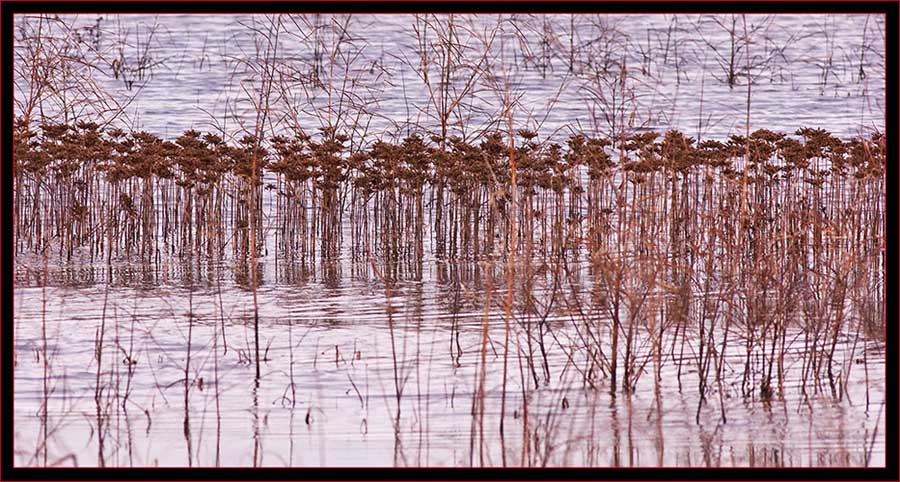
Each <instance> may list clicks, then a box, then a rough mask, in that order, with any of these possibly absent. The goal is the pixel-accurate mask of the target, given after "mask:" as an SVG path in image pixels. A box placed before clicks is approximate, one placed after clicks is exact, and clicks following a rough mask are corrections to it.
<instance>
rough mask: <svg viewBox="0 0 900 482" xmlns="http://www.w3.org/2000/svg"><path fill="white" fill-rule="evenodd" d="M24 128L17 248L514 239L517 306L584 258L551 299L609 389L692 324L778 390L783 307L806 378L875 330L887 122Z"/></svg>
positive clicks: (150, 252) (395, 271) (231, 255)
mask: <svg viewBox="0 0 900 482" xmlns="http://www.w3.org/2000/svg"><path fill="white" fill-rule="evenodd" d="M16 133H17V135H16V145H15V150H16V151H15V161H16V162H15V180H14V187H15V192H14V197H15V210H16V216H15V220H16V223H17V226H16V232H17V239H16V250H17V252H18V253H20V254H25V253H43V250H45V249H46V250H47V252H48V253H52V254H48V256H52V257H57V258H59V260H60V261H61V262H63V263H69V262H74V261H76V260H82V261H84V260H89V261H90V262H92V263H106V264H109V265H111V264H112V263H114V262H120V261H128V262H131V263H141V264H145V265H148V266H153V265H155V264H158V263H161V262H163V261H164V260H170V259H173V258H177V259H195V258H197V259H206V260H208V261H214V262H226V261H231V262H234V263H236V264H239V265H244V266H246V263H247V262H248V261H249V260H250V259H251V254H253V255H254V256H257V257H263V256H265V253H267V252H268V250H269V248H271V249H272V250H273V251H274V253H275V260H276V263H284V264H287V265H297V264H300V265H303V266H309V267H313V268H314V267H315V266H316V265H317V264H318V263H322V264H323V266H324V265H328V264H329V263H331V264H333V263H334V261H335V260H337V259H339V258H340V257H342V256H349V257H350V258H351V259H352V260H354V261H357V262H363V263H368V262H369V260H370V259H372V260H377V262H378V263H379V269H380V270H381V272H382V273H383V276H384V277H385V278H388V279H398V278H399V277H412V278H415V277H416V276H421V263H422V262H423V258H425V257H427V256H434V257H435V258H437V259H438V260H444V261H467V260H468V261H475V260H482V261H483V260H488V261H490V262H494V261H495V260H498V259H505V257H507V256H509V255H510V254H516V255H517V256H519V259H520V260H521V262H522V263H524V265H525V266H524V273H522V274H521V276H517V279H516V280H515V281H514V283H516V284H518V286H511V287H510V292H511V293H512V292H515V293H516V300H515V301H516V304H517V307H516V309H517V310H518V311H520V312H522V313H525V315H526V317H527V316H533V315H539V314H540V313H539V312H540V309H539V303H538V302H536V301H535V300H534V299H532V297H531V296H530V295H529V293H531V292H532V290H533V289H534V286H533V280H534V279H535V276H536V275H537V274H539V273H540V272H543V273H544V274H547V273H549V278H550V279H551V281H549V282H548V283H550V285H549V286H555V287H573V288H574V284H575V283H581V281H577V282H576V281H573V280H572V279H571V277H572V271H573V270H572V269H569V266H570V265H572V264H573V263H577V262H579V260H583V261H584V262H585V263H588V264H589V266H590V276H591V277H592V279H593V284H592V286H591V288H590V290H591V295H590V297H589V299H588V300H574V299H573V300H568V299H567V300H566V301H565V303H568V304H571V305H572V306H575V304H577V307H578V310H577V311H578V312H579V313H580V314H581V316H580V317H581V323H583V330H584V333H585V336H586V337H585V347H584V348H585V350H587V353H589V354H590V356H589V357H588V360H589V361H588V362H587V364H586V366H585V367H584V373H585V377H586V379H585V382H586V383H593V382H592V381H591V380H589V378H591V377H595V376H608V377H609V378H610V379H611V381H612V383H611V386H612V389H613V390H617V389H621V390H625V391H630V390H632V389H633V388H634V386H635V385H636V383H637V380H638V379H639V378H640V377H641V376H643V375H644V374H645V373H648V372H653V373H655V376H659V372H660V366H661V365H662V363H664V362H665V360H666V359H668V360H672V361H675V362H676V363H680V360H682V359H685V358H686V357H684V347H685V339H686V338H691V340H693V341H694V342H695V343H693V344H690V345H689V346H694V345H696V347H695V348H693V349H696V350H697V353H696V356H695V357H691V358H692V359H693V360H695V363H696V364H697V366H696V367H693V368H695V369H696V370H692V371H695V372H696V373H697V374H698V375H697V376H698V379H699V390H700V392H701V393H703V394H705V393H707V391H709V390H710V389H711V388H712V387H711V386H710V384H713V383H719V382H721V377H722V371H723V369H724V365H723V363H724V359H725V356H726V353H727V352H728V350H729V348H730V347H732V346H734V344H740V345H741V350H739V351H740V352H741V353H742V354H743V356H744V357H745V358H744V360H743V367H742V370H741V373H742V376H741V382H742V383H741V386H742V390H743V392H744V394H745V395H746V396H758V397H761V398H763V399H769V398H771V397H772V396H773V395H774V394H776V393H779V392H780V391H782V390H783V373H784V366H783V360H784V356H785V352H786V351H787V350H789V349H790V347H791V346H792V344H793V343H794V342H795V341H796V340H794V339H790V336H789V332H791V330H789V328H795V327H799V328H801V329H802V331H801V333H802V335H800V336H802V340H801V341H800V342H802V344H803V346H804V350H803V352H804V355H803V357H804V358H803V373H804V377H803V380H804V383H803V385H802V386H801V390H802V391H803V393H804V394H805V393H806V392H807V391H818V390H819V389H820V388H822V387H825V389H827V390H829V391H831V392H832V393H833V394H834V395H835V396H838V397H839V396H841V393H842V389H843V387H845V386H846V382H847V377H849V374H850V372H851V366H847V365H845V366H842V365H841V363H839V362H838V361H837V360H835V359H834V353H835V347H836V346H837V344H838V343H839V341H841V340H842V339H843V338H842V337H846V336H848V333H849V334H851V335H852V336H855V337H856V339H857V340H859V338H860V337H863V339H865V338H866V337H880V336H881V332H882V330H883V319H884V317H883V313H882V311H883V308H882V305H883V303H882V302H883V295H882V284H883V274H882V273H883V262H884V259H883V240H884V231H883V230H884V225H883V219H884V217H883V214H884V213H883V211H882V209H883V205H882V200H883V194H884V177H883V172H884V138H883V137H882V136H881V135H880V134H874V135H872V136H871V137H869V138H854V139H850V140H846V141H844V140H840V139H838V138H836V137H834V136H832V135H830V134H829V133H828V132H825V131H823V130H819V129H810V128H802V129H799V130H797V131H796V132H795V133H794V135H785V134H781V133H776V132H772V131H769V130H765V129H760V130H757V131H755V132H752V133H751V134H750V135H749V137H745V136H739V135H733V136H731V137H729V138H728V139H726V140H724V141H716V140H704V141H702V142H700V143H697V142H696V140H695V139H692V138H690V137H687V136H685V135H683V134H682V133H680V132H678V131H669V132H667V133H665V134H664V135H659V134H656V133H652V132H647V133H638V134H633V135H628V136H621V137H618V138H603V137H588V136H585V135H574V136H572V137H570V138H569V139H567V140H566V142H565V146H563V145H560V144H557V143H551V142H546V141H545V142H538V140H537V134H536V133H534V132H531V131H527V130H520V131H518V132H516V136H515V138H514V139H512V140H510V139H509V138H507V137H505V136H504V134H503V133H502V132H493V133H488V134H486V135H485V136H484V137H483V138H482V139H480V140H479V141H473V142H464V141H462V140H461V139H459V138H455V137H451V138H450V139H449V140H448V141H447V142H443V140H442V139H440V138H438V137H434V138H426V137H423V136H419V135H415V134H414V135H410V136H409V137H407V138H406V139H404V140H402V141H400V142H398V143H390V142H385V141H378V142H375V143H373V144H371V145H370V146H369V147H368V148H366V149H359V150H357V151H356V152H354V153H353V154H350V153H349V151H348V149H347V142H348V140H349V139H348V137H347V136H345V135H341V134H339V133H337V132H335V131H334V130H333V129H324V130H322V132H320V133H319V135H317V136H315V137H311V136H307V135H302V134H300V135H296V136H276V137H273V138H271V139H269V140H268V141H267V142H266V141H264V140H262V139H257V138H255V137H253V136H244V137H243V138H241V139H240V140H238V141H237V142H233V143H228V142H225V141H223V138H222V137H220V136H218V135H215V134H209V133H207V134H202V133H200V132H197V131H187V132H185V133H183V134H182V135H180V136H178V137H177V138H175V139H174V140H173V141H167V140H163V139H161V138H159V137H157V136H155V135H152V134H149V133H146V132H124V131H122V130H119V129H106V130H104V129H101V128H100V127H99V126H98V125H97V124H95V123H91V122H76V123H73V124H55V125H54V124H43V125H41V126H39V128H35V129H29V128H28V126H26V125H23V124H20V125H19V126H18V127H17V130H16ZM510 142H512V145H511V147H510ZM511 156H512V157H514V158H515V160H516V175H517V177H518V179H517V181H516V192H515V193H514V194H513V193H512V191H511V180H510V172H511V170H510V157H511ZM254 166H255V168H256V171H255V172H254V171H253V168H254ZM436 186H440V189H437V188H436ZM438 193H440V194H438ZM513 197H515V199H516V202H517V203H518V209H516V210H512V209H511V200H512V199H513ZM441 203H442V204H441ZM254 209H255V212H253V213H251V210H254ZM438 210H440V211H441V216H440V220H439V221H437V216H436V212H437V211H438ZM511 212H515V213H516V216H515V219H513V218H512V217H511V216H510V213H511ZM266 220H268V221H266ZM251 222H252V223H255V224H256V226H255V227H253V228H252V229H251V226H250V224H251ZM345 228H346V229H345ZM513 230H515V232H513ZM267 233H269V234H273V236H270V235H267ZM251 235H254V236H256V240H255V243H251V242H250V241H251V239H250V237H251ZM345 238H346V239H345ZM273 240H274V241H273ZM345 241H346V242H347V244H349V246H348V247H347V249H345V248H344V246H345V245H344V243H345ZM254 247H255V250H256V253H250V251H251V249H254ZM437 247H441V248H442V249H437ZM76 258H77V259H76ZM555 291H558V290H554V292H555ZM554 302H555V303H562V302H563V301H561V300H560V299H557V300H554V299H551V300H550V301H549V303H554ZM573 310H574V308H573ZM544 316H545V317H546V314H545V315H544ZM599 318H603V319H606V320H609V325H608V326H601V325H600V324H599V321H598V319H599ZM520 321H521V320H520ZM521 322H522V323H523V324H524V323H526V322H525V321H521ZM538 325H539V326H538V328H535V327H534V326H532V324H531V323H530V322H528V325H527V326H528V330H529V338H528V340H529V343H531V340H537V341H535V343H537V344H540V345H541V347H540V349H537V348H535V346H531V347H530V348H529V353H534V352H536V351H537V352H540V351H541V350H544V348H543V338H544V336H546V335H548V333H546V332H545V331H544V330H547V329H548V328H547V327H546V325H545V324H543V323H539V324H538ZM535 329H537V330H539V331H540V334H539V335H537V336H532V335H533V334H532V333H531V330H535ZM604 330H605V333H607V334H608V336H600V333H601V332H602V331H604ZM534 366H535V365H533V364H532V371H533V372H534V374H535V376H534V379H535V381H537V380H538V378H539V377H538V376H537V374H536V373H537V371H536V370H535V369H534ZM651 366H652V367H655V368H654V369H653V370H650V369H649V367H651ZM588 374H590V376H589V375H588ZM680 382H681V371H680V370H679V383H680ZM807 382H808V384H807ZM698 414H699V412H698Z"/></svg>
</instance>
